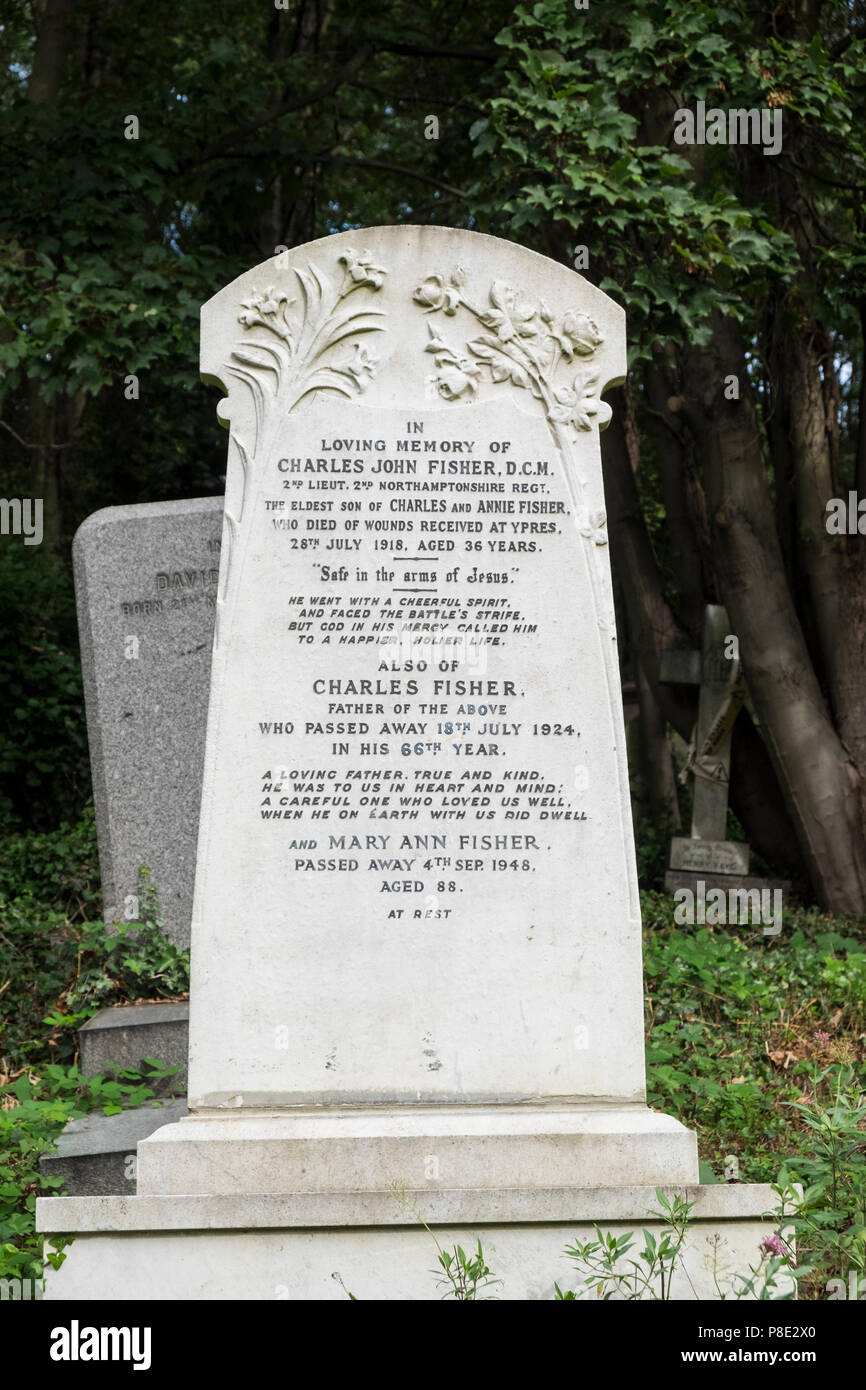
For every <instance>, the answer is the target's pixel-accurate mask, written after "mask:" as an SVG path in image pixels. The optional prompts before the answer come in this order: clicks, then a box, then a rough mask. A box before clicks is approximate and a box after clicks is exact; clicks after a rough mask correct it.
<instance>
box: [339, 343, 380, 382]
mask: <svg viewBox="0 0 866 1390" xmlns="http://www.w3.org/2000/svg"><path fill="white" fill-rule="evenodd" d="M378 362H379V355H378V353H375V352H373V351H372V349H370V348H367V347H362V345H361V344H360V343H356V344H355V356H354V357H353V358H352V361H351V362H348V363H347V364H346V368H345V370H346V371H347V372H348V373H349V376H351V377H353V378H354V380H355V382H356V384H357V385H358V387H359V388H363V385H364V377H365V376H366V377H368V378H372V377H373V375H374V374H375V371H376V367H377V365H378Z"/></svg>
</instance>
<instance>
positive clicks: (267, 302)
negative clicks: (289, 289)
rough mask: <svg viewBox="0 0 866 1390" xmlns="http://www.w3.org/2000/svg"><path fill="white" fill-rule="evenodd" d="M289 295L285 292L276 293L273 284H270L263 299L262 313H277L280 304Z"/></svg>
mask: <svg viewBox="0 0 866 1390" xmlns="http://www.w3.org/2000/svg"><path fill="white" fill-rule="evenodd" d="M287 297H288V296H287V295H285V294H277V293H275V291H274V288H273V286H272V285H270V286H269V287H268V288H267V289H266V290H265V297H264V299H263V300H262V301H261V305H260V308H261V311H262V313H263V314H275V313H276V312H277V310H278V309H279V307H280V305H281V304H282V302H283V301H284V300H285V299H286V298H287Z"/></svg>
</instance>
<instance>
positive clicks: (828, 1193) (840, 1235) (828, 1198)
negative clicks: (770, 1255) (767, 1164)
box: [780, 1067, 866, 1297]
mask: <svg viewBox="0 0 866 1390" xmlns="http://www.w3.org/2000/svg"><path fill="white" fill-rule="evenodd" d="M822 1085H826V1087H827V1088H828V1089H829V1090H830V1095H829V1099H828V1101H827V1103H826V1104H821V1102H820V1101H819V1099H818V1095H819V1092H820V1091H821V1089H822ZM790 1106H791V1109H792V1110H794V1111H795V1113H796V1114H797V1115H798V1116H799V1118H800V1121H801V1123H802V1124H803V1125H805V1126H806V1128H807V1131H808V1136H809V1141H810V1149H811V1153H809V1154H799V1155H797V1156H796V1157H793V1158H790V1159H789V1160H788V1161H787V1162H786V1163H785V1165H784V1169H783V1175H782V1178H781V1180H780V1181H782V1182H783V1183H784V1184H785V1185H786V1187H787V1189H788V1196H789V1203H790V1210H791V1216H790V1218H789V1220H790V1225H791V1228H792V1230H793V1231H794V1234H795V1236H796V1239H797V1256H798V1259H799V1261H800V1262H801V1263H802V1264H804V1265H806V1266H807V1267H808V1274H809V1281H808V1282H809V1288H810V1290H811V1291H813V1292H814V1294H815V1295H816V1296H817V1297H826V1292H825V1290H826V1286H827V1283H828V1281H829V1280H830V1279H832V1278H841V1279H842V1280H843V1281H846V1280H847V1278H848V1276H849V1273H850V1272H851V1271H852V1270H853V1271H856V1273H857V1275H858V1277H859V1278H860V1279H861V1280H862V1279H863V1278H864V1277H866V1092H864V1089H863V1083H862V1081H860V1080H858V1079H857V1078H856V1077H855V1074H854V1071H853V1069H852V1068H851V1067H836V1068H827V1069H825V1070H823V1071H821V1070H819V1069H817V1068H816V1070H815V1073H814V1075H813V1077H812V1086H811V1095H810V1096H809V1097H808V1100H807V1101H806V1103H804V1102H797V1101H793V1102H790ZM798 1183H801V1184H802V1185H803V1188H804V1190H803V1195H802V1197H798V1196H797V1195H796V1194H795V1193H794V1192H793V1188H794V1185H795V1184H798Z"/></svg>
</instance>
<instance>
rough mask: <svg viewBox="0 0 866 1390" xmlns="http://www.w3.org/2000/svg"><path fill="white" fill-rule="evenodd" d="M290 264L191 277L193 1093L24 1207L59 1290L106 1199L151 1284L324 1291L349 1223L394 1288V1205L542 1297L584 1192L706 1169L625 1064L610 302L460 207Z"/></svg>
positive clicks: (106, 1245) (625, 921)
mask: <svg viewBox="0 0 866 1390" xmlns="http://www.w3.org/2000/svg"><path fill="white" fill-rule="evenodd" d="M284 260H285V264H281V263H280V262H279V261H271V262H268V263H266V264H265V265H262V266H259V267H257V268H256V269H255V270H253V271H250V272H249V273H247V274H245V275H243V276H241V277H240V278H239V279H238V280H236V281H235V282H234V283H233V284H231V285H229V286H228V287H226V288H225V289H224V290H222V291H221V292H220V293H219V294H217V295H216V296H215V297H214V298H213V299H212V300H210V301H209V303H208V304H206V305H205V307H204V309H203V311H202V372H203V375H204V377H205V379H206V380H208V381H211V382H214V383H217V384H219V385H220V386H221V388H222V389H223V391H224V392H225V393H226V394H225V398H224V399H223V400H222V401H221V402H220V405H219V407H218V413H219V416H220V419H221V420H222V421H223V422H224V423H225V424H226V425H228V427H229V429H230V438H229V461H228V472H227V489H226V509H225V522H224V531H223V541H222V552H221V561H220V581H219V592H218V597H217V616H216V630H215V638H214V653H213V668H212V679H211V698H210V709H209V721H208V731H207V745H206V756H205V775H204V786H203V795H202V815H201V824H200V832H199V845H198V863H197V875H196V889H195V902H194V910H193V927H192V960H193V978H192V986H191V1024H190V1082H189V1105H190V1111H191V1113H190V1115H189V1117H188V1118H186V1119H184V1120H182V1121H181V1122H180V1123H178V1124H173V1125H169V1126H166V1127H165V1128H163V1129H161V1130H159V1131H158V1132H157V1133H156V1134H154V1135H153V1136H152V1137H151V1138H150V1139H148V1140H147V1141H145V1142H143V1143H142V1144H140V1145H139V1150H138V1194H139V1195H138V1196H137V1197H136V1198H134V1199H131V1200H127V1201H126V1204H125V1206H123V1207H121V1206H119V1205H117V1203H118V1201H120V1200H121V1199H102V1201H101V1204H100V1199H66V1200H65V1202H64V1199H54V1200H53V1201H52V1200H49V1201H44V1202H42V1203H41V1205H40V1217H41V1221H42V1228H43V1229H45V1230H49V1231H50V1230H63V1231H64V1232H70V1231H75V1230H77V1231H78V1232H79V1233H80V1235H79V1241H77V1242H76V1245H78V1244H79V1242H80V1244H81V1246H82V1247H84V1248H83V1249H80V1250H76V1248H75V1247H73V1253H72V1255H71V1257H70V1260H69V1261H67V1265H68V1272H67V1274H66V1276H63V1273H62V1271H61V1275H60V1276H58V1277H56V1279H55V1281H54V1288H55V1290H56V1292H55V1294H54V1295H53V1296H57V1297H60V1296H62V1294H63V1292H66V1293H67V1294H68V1293H69V1292H70V1290H72V1289H76V1288H77V1289H79V1290H81V1289H82V1288H84V1287H87V1286H88V1280H90V1281H93V1280H97V1279H99V1278H104V1273H103V1275H99V1274H98V1268H100V1267H101V1268H102V1270H103V1271H104V1270H106V1269H108V1268H109V1267H110V1266H111V1262H112V1259H114V1254H113V1253H112V1247H111V1244H110V1242H111V1239H112V1233H115V1232H126V1233H131V1232H135V1233H137V1234H138V1237H139V1239H138V1241H137V1242H132V1243H131V1244H130V1243H129V1242H127V1243H126V1248H125V1253H124V1264H125V1268H126V1276H127V1278H128V1279H132V1281H133V1285H134V1286H135V1287H137V1288H138V1289H139V1290H143V1291H144V1292H143V1294H142V1296H152V1295H151V1294H149V1293H148V1292H147V1290H148V1289H155V1288H157V1287H160V1288H163V1289H165V1288H171V1289H173V1290H174V1291H175V1296H179V1297H202V1296H204V1297H207V1296H211V1297H212V1296H220V1294H221V1293H222V1295H223V1296H241V1297H246V1296H250V1297H254V1296H262V1295H261V1292H259V1293H258V1294H256V1293H246V1292H239V1290H238V1280H239V1279H243V1280H246V1281H247V1282H246V1283H245V1284H244V1288H245V1289H246V1288H252V1287H253V1286H254V1287H255V1288H256V1289H259V1290H260V1289H261V1287H263V1286H264V1287H267V1281H268V1279H269V1278H273V1279H274V1280H276V1283H277V1284H280V1285H281V1286H282V1285H283V1284H284V1285H285V1287H287V1288H289V1289H290V1290H291V1292H290V1295H289V1296H291V1297H296V1298H305V1297H329V1296H344V1295H342V1294H341V1292H340V1290H339V1289H336V1290H335V1289H334V1288H333V1286H332V1287H331V1288H330V1289H328V1288H327V1287H326V1284H324V1283H323V1280H325V1279H326V1275H325V1274H324V1273H323V1271H324V1268H325V1264H326V1263H327V1269H328V1273H330V1271H331V1270H333V1268H334V1264H333V1263H329V1261H332V1260H333V1258H334V1251H335V1250H337V1249H339V1250H340V1251H342V1252H343V1253H341V1254H340V1258H341V1259H343V1260H348V1261H349V1263H350V1265H351V1264H352V1260H353V1258H354V1257H353V1255H352V1251H353V1250H354V1251H355V1254H356V1256H357V1272H356V1271H355V1269H354V1267H353V1268H352V1269H351V1270H350V1271H349V1272H348V1273H347V1272H346V1270H344V1271H343V1273H344V1274H345V1275H346V1277H347V1279H348V1286H349V1287H350V1288H353V1289H355V1291H357V1292H361V1293H362V1294H363V1293H364V1290H365V1289H366V1291H367V1296H374V1297H375V1296H386V1294H385V1293H384V1292H379V1293H377V1292H376V1287H377V1286H376V1280H377V1279H379V1282H380V1284H381V1279H380V1273H381V1265H380V1270H379V1273H375V1272H374V1271H373V1269H372V1266H374V1265H376V1263H377V1261H376V1259H375V1252H374V1251H373V1258H371V1250H372V1247H371V1246H370V1244H369V1240H370V1239H372V1240H373V1246H375V1243H376V1240H377V1239H378V1240H380V1241H381V1246H380V1250H381V1251H385V1250H391V1249H392V1246H393V1244H394V1241H395V1239H396V1238H397V1237H399V1239H398V1240H397V1249H398V1254H399V1251H400V1250H403V1252H404V1254H405V1257H406V1259H407V1260H409V1262H410V1263H412V1262H413V1261H414V1262H416V1263H417V1260H418V1259H420V1260H421V1261H422V1263H421V1268H422V1269H427V1268H429V1263H430V1259H429V1250H428V1249H427V1246H426V1244H425V1242H427V1241H429V1237H428V1236H427V1235H426V1233H424V1232H423V1231H422V1232H420V1233H419V1231H418V1230H417V1227H416V1229H415V1230H412V1229H411V1225H412V1223H413V1221H414V1222H417V1217H415V1216H412V1215H411V1214H410V1215H408V1216H407V1206H406V1202H407V1200H408V1201H409V1202H410V1203H411V1204H413V1208H414V1210H415V1211H416V1212H417V1211H420V1212H421V1213H422V1214H423V1215H424V1218H425V1220H426V1221H428V1222H429V1223H430V1224H435V1225H441V1226H443V1227H446V1226H449V1225H454V1226H457V1227H458V1228H460V1227H462V1234H463V1235H464V1236H465V1225H466V1223H481V1224H482V1225H485V1224H486V1225H488V1226H489V1227H490V1228H491V1233H492V1238H493V1241H494V1248H496V1249H497V1250H498V1251H499V1254H500V1257H501V1260H502V1262H503V1264H504V1266H508V1267H509V1268H512V1269H513V1270H514V1271H515V1274H514V1278H515V1280H516V1283H515V1285H514V1287H515V1289H517V1288H519V1289H522V1290H523V1293H522V1295H521V1294H519V1293H517V1294H513V1295H512V1296H530V1297H542V1296H549V1295H550V1294H552V1288H553V1279H554V1278H555V1277H557V1275H558V1274H560V1275H561V1273H562V1271H561V1269H556V1268H553V1267H551V1268H550V1271H549V1277H548V1274H547V1272H546V1270H547V1265H546V1263H545V1262H547V1261H549V1260H550V1259H551V1258H552V1257H551V1254H550V1250H551V1249H552V1246H550V1241H551V1240H553V1239H554V1238H555V1240H556V1241H558V1242H559V1244H558V1246H557V1248H558V1249H561V1248H562V1247H563V1246H564V1245H565V1243H566V1241H567V1240H568V1239H570V1238H571V1237H572V1236H573V1234H574V1232H575V1231H576V1230H578V1229H580V1223H581V1221H582V1222H584V1224H585V1223H586V1221H587V1220H590V1221H591V1220H593V1219H595V1215H594V1213H596V1212H597V1211H598V1210H600V1207H599V1202H598V1200H597V1198H596V1197H593V1196H592V1195H591V1194H593V1193H599V1192H600V1191H601V1190H604V1191H605V1192H607V1193H608V1194H609V1197H608V1198H607V1199H606V1201H607V1205H608V1207H609V1213H608V1214H609V1215H610V1219H611V1220H612V1221H622V1220H628V1219H630V1213H631V1212H632V1211H633V1210H637V1209H638V1208H641V1210H642V1213H643V1215H644V1216H645V1215H646V1212H647V1211H648V1210H649V1208H650V1207H652V1206H653V1205H654V1204H655V1198H654V1189H655V1188H656V1186H658V1185H666V1186H680V1187H682V1186H685V1185H693V1184H695V1183H696V1182H697V1178H698V1171H697V1151H696V1141H695V1136H694V1135H693V1134H692V1133H690V1132H689V1131H687V1130H686V1129H685V1128H684V1127H683V1126H682V1125H681V1124H679V1123H678V1122H677V1121H675V1120H674V1119H672V1118H670V1117H668V1116H665V1115H661V1114H658V1113H656V1112H653V1111H650V1110H649V1109H648V1108H647V1106H646V1103H645V1092H644V1051H643V1024H642V1013H643V1011H642V993H643V989H642V977H641V952H640V914H639V904H638V893H637V881H636V872H635V861H634V849H633V843H632V827H631V814H630V807H629V796H628V780H627V770H626V759H625V741H624V729H623V717H622V703H621V698H620V682H619V671H618V665H617V655H616V630H615V623H614V614H613V604H612V597H611V578H610V565H609V558H608V548H607V534H606V530H605V513H604V495H603V488H602V476H601V466H600V453H599V439H598V430H599V427H601V426H603V425H604V424H605V423H606V422H607V419H608V418H609V414H610V412H609V408H608V407H607V406H606V405H605V403H604V402H603V401H602V399H601V393H602V392H603V390H604V389H605V388H606V387H607V386H608V385H610V384H611V383H614V382H617V381H620V380H622V378H623V377H624V375H625V367H626V360H625V323H624V314H623V311H622V310H621V309H620V308H619V307H618V306H617V305H615V304H614V303H613V302H612V301H611V300H610V299H608V298H607V297H606V296H605V295H604V294H602V293H601V292H600V291H599V290H597V289H595V288H594V287H593V286H592V285H591V284H589V283H588V282H587V281H585V280H583V279H582V278H581V277H580V276H579V275H576V274H574V273H573V272H572V271H571V270H568V269H566V268H565V267H563V266H561V265H558V264H555V263H553V262H551V261H549V260H547V259H545V258H543V257H541V256H539V255H536V254H535V253H533V252H530V251H527V250H525V249H523V248H522V247H519V246H517V245H514V244H511V243H508V242H504V241H499V240H495V239H493V238H490V237H486V236H481V235H478V234H475V233H471V232H465V231H453V230H448V229H445V228H438V227H433V228H424V227H378V228H370V229H367V230H366V231H363V232H352V233H344V234H342V235H339V236H334V237H329V238H325V239H323V240H321V241H317V242H314V243H312V244H310V245H307V246H303V247H299V248H297V249H296V250H294V251H292V252H290V253H288V254H287V255H285V256H284ZM638 1190H640V1191H642V1192H644V1194H645V1196H646V1200H644V1197H642V1196H640V1195H639V1192H638ZM636 1192H638V1195H637V1196H636V1195H635V1193H636ZM395 1193H398V1194H403V1196H402V1198H400V1199H398V1196H396V1195H395ZM626 1193H627V1194H628V1195H627V1196H623V1195H622V1194H626ZM406 1194H408V1197H407V1196H406ZM617 1194H620V1197H621V1198H622V1200H619V1198H618V1196H617ZM767 1197H768V1193H767V1190H766V1189H760V1198H758V1197H757V1196H756V1195H754V1194H753V1197H752V1206H751V1208H748V1215H749V1216H750V1217H752V1218H755V1217H757V1216H758V1215H759V1213H760V1211H761V1210H762V1209H763V1206H764V1205H767V1204H768V1202H767ZM719 1200H720V1199H719V1198H718V1196H717V1197H715V1198H714V1197H713V1194H712V1191H710V1193H709V1196H707V1195H706V1194H705V1195H704V1197H703V1198H702V1201H703V1206H702V1207H701V1210H700V1212H699V1213H698V1214H699V1216H700V1217H701V1218H702V1219H703V1220H704V1221H706V1222H709V1223H710V1224H712V1222H713V1221H714V1220H716V1221H718V1220H729V1219H730V1218H731V1215H732V1212H733V1208H731V1199H730V1198H729V1197H727V1196H726V1198H725V1201H726V1202H727V1203H728V1205H727V1206H725V1203H724V1202H723V1203H722V1204H721V1206H719ZM758 1200H759V1201H760V1205H756V1201H758ZM88 1201H89V1202H90V1203H91V1205H89V1206H88V1205H87V1203H88ZM59 1203H61V1204H63V1205H62V1207H61V1209H60V1210H58V1204H59ZM93 1203H97V1205H93ZM112 1203H114V1205H112ZM714 1203H715V1205H714ZM73 1204H74V1210H73ZM602 1205H604V1203H602ZM723 1207H724V1211H723V1210H722V1208H723ZM734 1207H737V1203H736V1202H734ZM747 1207H748V1203H746V1205H745V1206H743V1204H742V1203H740V1206H739V1207H737V1211H736V1213H735V1214H736V1215H739V1216H742V1215H745V1214H746V1208H747ZM76 1223H77V1224H76ZM539 1223H541V1224H543V1225H544V1226H545V1233H544V1237H543V1239H541V1238H540V1236H539V1239H537V1240H536V1239H535V1236H533V1235H532V1230H534V1229H535V1225H537V1224H539ZM551 1223H554V1224H553V1227H551ZM557 1223H558V1224H557ZM752 1225H754V1221H753V1222H752ZM356 1227H368V1228H371V1230H368V1231H365V1232H361V1231H356V1230H355V1229H354V1228H356ZM528 1228H531V1229H530V1231H529V1234H527V1229H528ZM311 1229H312V1230H313V1231H314V1232H315V1230H318V1231H320V1233H321V1239H320V1240H319V1243H318V1244H316V1236H315V1234H313V1236H312V1237H311V1236H310V1231H311ZM749 1229H750V1230H751V1226H750V1228H749ZM275 1231H279V1232H282V1233H283V1237H285V1238H284V1239H282V1243H281V1242H280V1240H277V1241H276V1243H275V1239H274V1232H275ZM371 1231H372V1232H373V1234H372V1236H371ZM179 1232H186V1233H187V1234H186V1237H185V1240H186V1241H187V1242H188V1244H186V1245H183V1246H179V1245H178V1243H177V1242H178V1239H179V1236H178V1233H179ZM205 1232H207V1234H205ZM241 1232H245V1233H246V1234H245V1235H244V1236H243V1237H242V1236H241V1234H240V1233H241ZM168 1233H171V1234H170V1235H169V1234H168ZM227 1233H231V1234H233V1236H234V1243H232V1242H231V1241H228V1243H227V1240H226V1237H227ZM288 1234H291V1235H292V1237H293V1238H292V1239H291V1240H289V1239H288ZM536 1234H538V1232H536ZM311 1239H312V1241H313V1245H312V1246H311V1245H310V1240H311ZM335 1241H336V1244H335V1243H334V1242H335ZM148 1242H150V1244H149V1245H148ZM340 1242H342V1244H340ZM419 1242H420V1243H419ZM496 1242H499V1243H498V1245H497V1244H496ZM139 1246H141V1247H142V1251H143V1252H144V1253H136V1252H137V1251H138V1247H139ZM549 1246H550V1249H549V1248H548V1247H549ZM144 1247H147V1249H146V1251H145V1250H144ZM232 1251H233V1252H234V1254H232V1253H231V1252H232ZM172 1252H174V1257H178V1258H179V1256H180V1255H181V1254H182V1255H183V1259H182V1260H181V1262H180V1265H177V1263H175V1265H172V1258H173V1256H172ZM196 1252H197V1253H196ZM187 1256H190V1258H191V1260H192V1264H190V1262H189V1260H188V1259H187ZM395 1258H396V1257H395ZM76 1260H77V1273H76V1272H75V1264H76ZM99 1261H102V1265H101V1266H100V1265H99ZM184 1261H186V1264H184ZM275 1262H276V1263H275ZM539 1262H541V1263H540V1264H539ZM181 1265H183V1267H184V1268H185V1269H186V1271H187V1272H186V1274H183V1273H180V1272H178V1271H179V1269H180V1267H181ZM320 1266H321V1268H320ZM393 1267H394V1266H393V1265H392V1268H393ZM66 1268H67V1266H64V1269H66ZM133 1268H135V1269H136V1270H137V1271H138V1273H136V1274H134V1275H133V1274H131V1273H130V1271H131V1270H132V1269H133ZM155 1269H156V1270H158V1275H157V1274H155V1273H154V1270H155ZM190 1269H192V1271H193V1272H192V1273H190ZM253 1271H255V1273H253ZM279 1271H282V1278H281V1277H279ZM407 1277H408V1276H407ZM413 1277H414V1276H413ZM370 1278H372V1279H373V1284H370V1283H369V1282H368V1283H367V1284H366V1285H364V1283H363V1281H364V1280H369V1279H370ZM185 1281H186V1282H185ZM262 1281H264V1285H262ZM361 1286H363V1287H361ZM410 1286H411V1287H414V1286H413V1285H412V1279H411V1278H409V1283H408V1284H407V1287H410ZM204 1289H206V1290H207V1292H205V1293H203V1292H202V1290H204ZM160 1296H169V1295H167V1294H163V1295H160ZM411 1296H416V1295H414V1294H413V1295H411ZM430 1296H431V1297H435V1296H437V1294H436V1290H435V1285H434V1284H433V1282H432V1280H431V1281H430ZM506 1296H508V1295H507V1294H506Z"/></svg>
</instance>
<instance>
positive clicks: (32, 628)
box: [0, 536, 90, 829]
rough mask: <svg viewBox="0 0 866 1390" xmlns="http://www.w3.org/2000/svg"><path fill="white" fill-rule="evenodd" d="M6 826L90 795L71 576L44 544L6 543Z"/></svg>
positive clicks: (56, 815)
mask: <svg viewBox="0 0 866 1390" xmlns="http://www.w3.org/2000/svg"><path fill="white" fill-rule="evenodd" d="M0 632H2V634H3V641H2V643H0V708H2V710H3V712H4V717H3V720H2V722H0V829H2V828H7V827H12V826H14V825H15V824H20V823H22V822H23V823H24V824H29V825H32V826H35V827H38V828H40V829H48V828H53V827H54V826H56V825H57V824H58V823H59V822H60V821H61V820H62V819H64V818H65V817H66V816H69V815H75V816H77V815H79V814H80V813H81V809H82V807H83V804H84V802H85V800H86V798H87V796H88V795H89V790H90V769H89V766H88V761H87V737H86V733H85V729H84V708H83V696H82V688H81V668H80V665H79V661H78V649H77V643H76V640H75V617H74V612H73V602H72V585H71V583H70V576H69V573H68V571H67V570H66V569H65V568H64V566H63V565H62V564H61V563H60V561H59V560H58V559H57V557H56V556H55V555H53V554H52V553H51V552H50V551H49V550H48V549H47V548H45V547H44V546H35V547H33V546H25V545H24V544H23V543H22V542H21V541H20V540H13V541H12V542H11V543H10V540H9V538H7V537H5V536H4V537H3V538H2V544H0Z"/></svg>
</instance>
